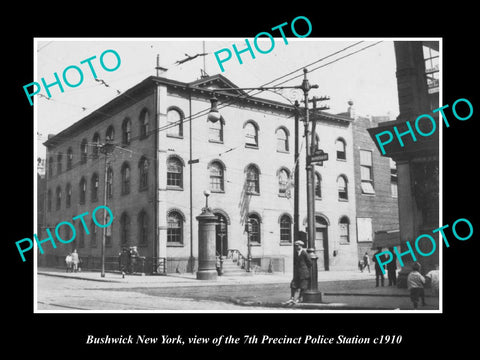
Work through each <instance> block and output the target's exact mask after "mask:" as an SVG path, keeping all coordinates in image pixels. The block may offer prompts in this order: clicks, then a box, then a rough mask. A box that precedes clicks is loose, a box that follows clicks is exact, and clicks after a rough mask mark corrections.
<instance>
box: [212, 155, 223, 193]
mask: <svg viewBox="0 0 480 360" xmlns="http://www.w3.org/2000/svg"><path fill="white" fill-rule="evenodd" d="M223 170H224V168H223V165H222V164H221V163H220V162H218V161H214V162H212V163H211V164H210V190H211V191H214V192H222V191H224V186H223V184H224V182H223Z"/></svg>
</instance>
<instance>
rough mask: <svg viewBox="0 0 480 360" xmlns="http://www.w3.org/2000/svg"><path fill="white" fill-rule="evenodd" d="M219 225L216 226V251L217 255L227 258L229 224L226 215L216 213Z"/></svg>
mask: <svg viewBox="0 0 480 360" xmlns="http://www.w3.org/2000/svg"><path fill="white" fill-rule="evenodd" d="M215 215H216V216H217V219H218V223H217V225H216V226H215V250H216V252H217V255H222V256H227V253H228V223H227V219H226V218H225V216H224V215H222V214H220V213H215Z"/></svg>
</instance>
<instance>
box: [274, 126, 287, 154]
mask: <svg viewBox="0 0 480 360" xmlns="http://www.w3.org/2000/svg"><path fill="white" fill-rule="evenodd" d="M276 135H277V151H279V152H288V132H287V130H286V129H285V128H283V127H282V128H279V129H277V132H276Z"/></svg>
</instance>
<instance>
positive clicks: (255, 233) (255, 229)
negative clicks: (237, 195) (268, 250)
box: [248, 214, 261, 244]
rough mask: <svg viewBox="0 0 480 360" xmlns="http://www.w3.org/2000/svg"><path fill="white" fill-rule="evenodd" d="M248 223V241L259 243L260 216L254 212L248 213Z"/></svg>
mask: <svg viewBox="0 0 480 360" xmlns="http://www.w3.org/2000/svg"><path fill="white" fill-rule="evenodd" d="M248 223H249V224H250V226H249V227H248V228H249V236H250V243H255V244H260V243H261V233H260V217H259V216H258V215H256V214H250V215H248Z"/></svg>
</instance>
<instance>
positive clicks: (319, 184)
mask: <svg viewBox="0 0 480 360" xmlns="http://www.w3.org/2000/svg"><path fill="white" fill-rule="evenodd" d="M315 197H316V198H318V199H321V198H322V177H321V175H320V174H319V173H318V172H315Z"/></svg>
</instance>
